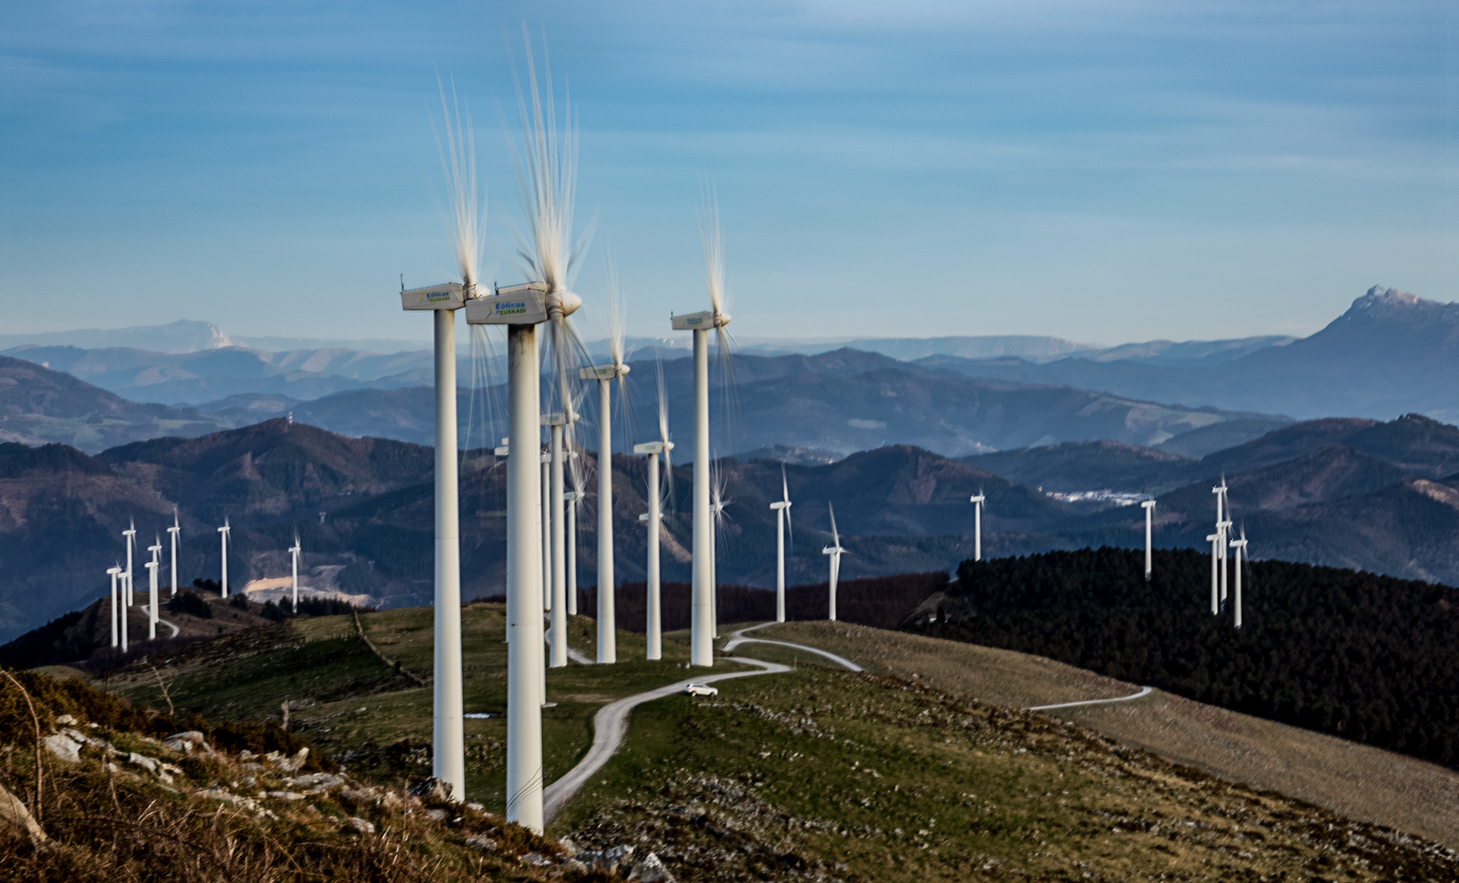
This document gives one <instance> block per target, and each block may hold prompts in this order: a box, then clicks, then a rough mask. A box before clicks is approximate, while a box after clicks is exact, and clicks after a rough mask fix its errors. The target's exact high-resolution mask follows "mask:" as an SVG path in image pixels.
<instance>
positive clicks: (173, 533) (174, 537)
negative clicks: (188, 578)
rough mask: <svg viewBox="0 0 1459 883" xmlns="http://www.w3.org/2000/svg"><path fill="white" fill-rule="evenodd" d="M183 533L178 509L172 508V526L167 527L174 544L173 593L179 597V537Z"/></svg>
mask: <svg viewBox="0 0 1459 883" xmlns="http://www.w3.org/2000/svg"><path fill="white" fill-rule="evenodd" d="M180 533H182V527H181V526H180V525H178V523H177V510H176V509H173V510H172V527H169V528H168V529H167V538H168V540H169V541H170V542H171V544H172V595H171V596H170V597H173V598H176V597H177V537H178V534H180Z"/></svg>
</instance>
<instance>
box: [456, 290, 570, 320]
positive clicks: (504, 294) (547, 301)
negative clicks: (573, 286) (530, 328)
mask: <svg viewBox="0 0 1459 883" xmlns="http://www.w3.org/2000/svg"><path fill="white" fill-rule="evenodd" d="M582 305H583V299H582V298H580V297H578V296H577V295H576V294H573V293H572V292H571V291H567V290H566V289H561V288H559V289H557V290H552V289H550V288H549V287H548V285H547V283H546V282H528V283H525V284H523V285H512V286H508V287H506V288H498V289H497V290H496V293H495V294H492V295H489V296H487V297H478V298H473V299H471V300H469V301H467V302H466V323H467V324H468V325H540V324H542V323H543V322H546V321H547V320H549V319H554V318H557V319H561V318H566V317H567V316H571V315H572V314H573V313H575V312H577V309H578V307H580V306H582Z"/></svg>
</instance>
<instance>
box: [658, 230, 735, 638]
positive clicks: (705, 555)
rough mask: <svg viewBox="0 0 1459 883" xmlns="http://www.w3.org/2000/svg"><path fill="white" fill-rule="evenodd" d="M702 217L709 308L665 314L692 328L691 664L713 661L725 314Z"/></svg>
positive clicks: (714, 243) (718, 246) (716, 252)
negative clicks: (716, 393)
mask: <svg viewBox="0 0 1459 883" xmlns="http://www.w3.org/2000/svg"><path fill="white" fill-rule="evenodd" d="M707 214H708V218H707V219H705V218H704V217H701V219H700V237H701V239H702V240H703V242H704V263H705V271H706V272H705V280H706V282H707V283H708V287H709V305H710V309H708V310H705V311H703V312H698V313H686V314H684V315H681V316H673V317H671V324H672V326H673V329H674V330H675V331H692V332H694V522H693V523H694V543H693V550H692V554H693V559H694V560H693V566H694V578H693V604H692V618H691V620H690V623H691V628H690V651H689V663H690V664H691V665H705V666H710V665H713V664H714V642H713V639H712V638H711V637H710V635H711V634H712V633H713V630H714V612H713V609H712V608H713V606H714V587H713V582H714V573H713V564H712V563H711V561H710V555H711V549H710V547H711V545H712V544H713V543H714V529H713V527H712V525H711V523H710V518H711V515H710V502H709V329H711V328H713V329H714V330H715V333H716V334H717V335H718V337H719V346H720V352H721V353H728V352H729V349H728V347H729V335H728V332H726V331H725V330H724V329H725V326H726V325H728V324H729V323H730V316H729V314H728V313H726V312H725V311H724V306H725V303H724V299H725V284H724V236H723V234H722V233H721V231H720V228H719V212H718V209H717V208H714V207H711V208H710V209H709V210H708V212H707Z"/></svg>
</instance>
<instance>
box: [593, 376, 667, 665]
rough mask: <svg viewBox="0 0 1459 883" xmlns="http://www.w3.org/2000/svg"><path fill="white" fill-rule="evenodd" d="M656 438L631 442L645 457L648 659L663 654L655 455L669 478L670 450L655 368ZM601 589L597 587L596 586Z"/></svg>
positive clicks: (660, 488)
mask: <svg viewBox="0 0 1459 883" xmlns="http://www.w3.org/2000/svg"><path fill="white" fill-rule="evenodd" d="M658 384H659V440H658V441H653V442H644V443H643V444H637V445H634V446H633V453H635V454H643V455H646V456H647V457H648V494H647V497H648V512H647V513H645V514H643V515H641V516H639V518H640V520H642V521H643V522H644V523H645V524H646V525H647V527H648V536H647V546H648V560H647V561H646V562H645V565H644V590H645V592H646V594H647V596H648V597H647V598H646V599H645V619H646V622H645V624H644V625H645V629H646V631H645V638H646V641H645V644H646V645H647V651H648V652H647V653H646V654H645V655H646V656H647V658H649V659H662V658H663V615H662V614H663V611H662V609H661V606H660V597H659V589H660V586H659V534H660V532H661V531H662V530H663V509H662V506H663V499H664V482H663V481H661V480H660V477H659V457H660V456H662V457H663V458H664V470H665V474H666V475H667V476H668V477H669V478H670V479H672V477H673V460H672V458H671V455H670V453H669V452H670V451H672V450H673V449H674V443H673V442H671V441H669V401H668V391H667V389H666V388H665V386H664V373H663V370H662V367H660V370H659V376H658ZM599 591H600V592H601V591H602V590H601V589H600V590H599Z"/></svg>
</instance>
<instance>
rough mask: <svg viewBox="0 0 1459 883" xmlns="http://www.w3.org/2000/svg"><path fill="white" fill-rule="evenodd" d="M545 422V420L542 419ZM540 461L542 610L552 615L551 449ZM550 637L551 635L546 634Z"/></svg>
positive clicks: (539, 501)
mask: <svg viewBox="0 0 1459 883" xmlns="http://www.w3.org/2000/svg"><path fill="white" fill-rule="evenodd" d="M544 422H545V421H544ZM538 457H539V458H540V460H541V463H542V479H541V481H540V482H538V484H539V485H540V486H539V488H538V490H539V494H538V498H537V520H538V522H539V523H540V524H541V527H540V531H541V536H542V587H541V592H542V612H543V613H544V615H547V616H551V615H552V451H551V450H550V449H549V448H544V449H543V450H541V451H539V452H538ZM548 639H549V640H550V639H551V635H549V636H548Z"/></svg>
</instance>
